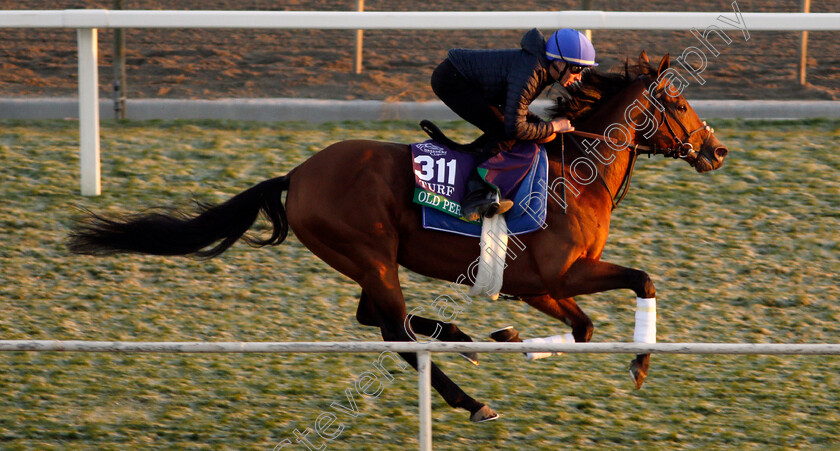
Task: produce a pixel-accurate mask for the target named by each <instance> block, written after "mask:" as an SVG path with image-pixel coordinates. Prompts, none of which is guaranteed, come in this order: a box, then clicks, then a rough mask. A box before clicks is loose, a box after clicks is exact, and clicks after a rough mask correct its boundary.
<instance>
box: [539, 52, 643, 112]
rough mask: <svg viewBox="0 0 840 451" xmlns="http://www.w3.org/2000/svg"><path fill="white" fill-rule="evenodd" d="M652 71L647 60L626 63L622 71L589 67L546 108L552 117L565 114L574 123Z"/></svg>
mask: <svg viewBox="0 0 840 451" xmlns="http://www.w3.org/2000/svg"><path fill="white" fill-rule="evenodd" d="M653 73H655V70H654V68H653V67H651V66H650V64H649V63H639V64H636V65H630V63H629V62H625V63H624V68H623V70H622V71H621V72H602V71H598V70H595V69H588V70H586V71H584V73H583V77H582V78H581V81H580V82H579V83H575V84H574V85H572V86H570V87H568V88H566V92H565V93H563V94H561V95H560V96H558V97H557V100H556V101H555V104H554V106H552V107H550V108H549V109H548V111H549V114H550V115H551V118H552V119H556V118H558V117H565V118H567V119H569V120H570V121H572V122H573V123H574V122H578V121H582V120H585V119H586V118H588V117H589V116H591V115H592V114H594V113H595V112H596V111H598V109H599V108H600V107H601V105H602V104H603V103H605V102H606V101H607V100H609V99H610V98H612V97H613V96H614V95H616V94H617V93H618V92H619V91H621V90H623V89H624V88H626V87H627V86H629V85H630V84H631V83H633V82H634V81H636V80H638V78H639V77H640V76H642V75H651V74H653Z"/></svg>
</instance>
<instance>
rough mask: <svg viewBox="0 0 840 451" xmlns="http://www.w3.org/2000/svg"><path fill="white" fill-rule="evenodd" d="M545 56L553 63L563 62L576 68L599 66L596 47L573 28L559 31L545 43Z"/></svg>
mask: <svg viewBox="0 0 840 451" xmlns="http://www.w3.org/2000/svg"><path fill="white" fill-rule="evenodd" d="M545 56H546V57H547V58H548V59H549V60H552V61H555V60H563V61H565V62H567V63H569V64H574V65H576V66H597V65H598V63H596V62H595V47H593V46H592V42H591V41H590V40H589V39H587V38H586V36H584V35H583V33H581V32H579V31H577V30H573V29H571V28H563V29H562V30H557V31H555V32H554V33H552V34H551V36H549V37H548V41H547V42H546V43H545Z"/></svg>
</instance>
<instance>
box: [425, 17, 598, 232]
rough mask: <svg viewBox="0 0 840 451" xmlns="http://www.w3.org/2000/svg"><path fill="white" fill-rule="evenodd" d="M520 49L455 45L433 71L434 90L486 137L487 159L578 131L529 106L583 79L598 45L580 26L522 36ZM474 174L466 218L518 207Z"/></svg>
mask: <svg viewBox="0 0 840 451" xmlns="http://www.w3.org/2000/svg"><path fill="white" fill-rule="evenodd" d="M520 45H521V47H522V48H521V49H504V50H470V49H452V50H450V51H449V54H448V55H447V58H446V59H445V60H443V62H442V63H440V65H438V67H437V68H436V69H435V70H434V72H433V73H432V90H433V91H434V92H435V94H436V95H437V96H438V97H439V98H440V100H442V101H443V103H445V104H446V106H448V107H449V108H450V109H452V111H454V112H455V113H456V114H457V115H458V116H460V117H461V118H463V119H465V120H466V121H467V122H469V123H471V124H473V125H475V126H476V127H478V128H479V129H481V131H482V132H484V136H483V137H482V138H481V139H480V140H479V142H482V143H483V146H482V149H481V152H482V156H483V158H484V159H487V158H489V157H490V156H492V155H494V154H496V153H498V152H500V151H505V150H510V148H511V147H512V146H513V144H514V143H515V142H516V141H517V140H520V141H541V140H550V139H551V137H552V135H554V134H555V133H565V132H569V131H572V130H574V128H573V127H572V125H571V124H570V123H569V120H568V119H565V118H558V119H555V120H553V121H550V122H549V121H544V120H542V118H540V117H539V116H537V115H536V114H534V113H532V112H530V111H529V110H528V107H529V105H531V102H533V101H534V99H536V98H537V97H538V96H539V95H540V93H542V91H543V90H544V89H545V88H546V87H548V86H549V85H551V84H552V83H557V82H559V83H560V84H561V85H562V86H563V87H567V86H569V85H571V84H572V83H574V82H576V81H578V80H580V78H581V72H582V71H583V69H585V68H586V67H589V66H597V64H596V63H595V48H594V47H593V46H592V43H591V42H590V41H589V39H587V38H586V36H584V35H583V34H582V33H580V32H579V31H577V30H572V29H569V28H564V29H562V30H558V31H556V32H554V33H553V34H552V35H551V36H549V38H548V41H547V42H546V41H545V40H544V38H543V35H542V33H540V31H539V30H537V29H536V28H534V29H532V30H530V31H528V32H527V33H525V35H524V36H523V37H522V42H521V43H520ZM498 197H499V196H498V193H497V192H496V190H495V189H493V188H492V187H491V186H489V185H488V184H487V183H486V182H484V180H483V179H481V177H480V176H479V175H478V173H477V172H474V173H473V174H472V175H471V176H470V179H469V180H468V182H467V195H466V196H465V197H464V200H463V201H462V207H463V211H464V214H463V216H464V218H466V219H467V220H469V221H476V220H478V219H479V218H480V217H482V216H486V217H492V216H493V215H495V214H497V213H504V212H506V211H507V210H509V209H510V208H511V207H512V206H513V202H512V201H510V200H507V199H502V200H499V198H498Z"/></svg>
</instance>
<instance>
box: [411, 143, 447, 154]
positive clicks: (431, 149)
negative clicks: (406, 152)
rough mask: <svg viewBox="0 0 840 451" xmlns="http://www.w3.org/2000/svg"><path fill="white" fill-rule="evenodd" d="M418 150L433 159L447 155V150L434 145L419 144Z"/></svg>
mask: <svg viewBox="0 0 840 451" xmlns="http://www.w3.org/2000/svg"><path fill="white" fill-rule="evenodd" d="M417 149H418V150H420V151H422V152H425V153H427V154H429V155H431V156H433V157H439V156H441V155H445V154H446V149H444V148H443V147H440V146H438V145H435V144H432V143H420V144H417Z"/></svg>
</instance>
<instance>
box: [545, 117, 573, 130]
mask: <svg viewBox="0 0 840 451" xmlns="http://www.w3.org/2000/svg"><path fill="white" fill-rule="evenodd" d="M551 126H552V127H554V132H555V133H568V132H571V131H574V130H575V128H574V127H572V123H571V122H569V120H568V119H566V118H565V117H561V118H558V119H555V120H553V121H551Z"/></svg>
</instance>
